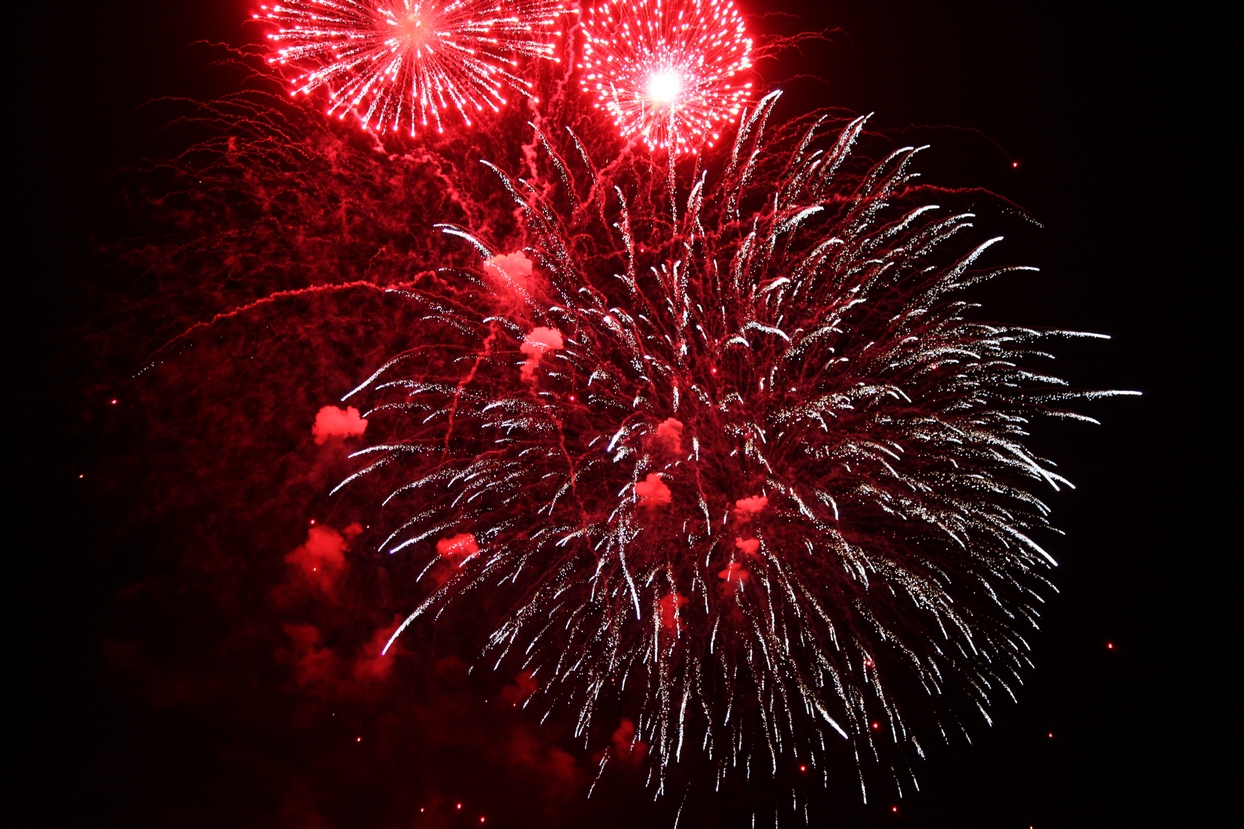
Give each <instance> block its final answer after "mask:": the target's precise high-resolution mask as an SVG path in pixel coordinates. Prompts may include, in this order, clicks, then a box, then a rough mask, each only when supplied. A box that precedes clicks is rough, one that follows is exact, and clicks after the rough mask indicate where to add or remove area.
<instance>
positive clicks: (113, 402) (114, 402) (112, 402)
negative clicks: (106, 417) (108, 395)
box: [108, 397, 117, 406]
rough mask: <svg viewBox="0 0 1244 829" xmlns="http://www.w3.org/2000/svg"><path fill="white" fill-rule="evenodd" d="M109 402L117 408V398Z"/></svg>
mask: <svg viewBox="0 0 1244 829" xmlns="http://www.w3.org/2000/svg"><path fill="white" fill-rule="evenodd" d="M108 402H109V403H111V404H112V405H114V406H115V405H117V399H116V398H115V397H114V398H112V399H111V400H109V401H108Z"/></svg>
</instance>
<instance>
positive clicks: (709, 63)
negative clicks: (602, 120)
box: [579, 0, 752, 154]
mask: <svg viewBox="0 0 1244 829" xmlns="http://www.w3.org/2000/svg"><path fill="white" fill-rule="evenodd" d="M583 30H584V34H585V41H584V44H583V57H582V58H581V60H580V63H579V66H580V68H581V69H582V71H583V77H582V85H583V89H584V91H586V92H588V93H589V94H592V95H595V96H596V99H597V101H596V105H597V106H598V107H599V108H601V109H603V110H605V111H606V112H608V113H609V115H610V117H612V118H613V120H614V123H616V124H617V127H618V129H619V130H620V131H621V132H622V135H624V136H625V137H627V138H632V139H636V140H639V141H643V142H644V143H645V144H647V145H648V146H649V147H650V148H651V149H653V150H661V151H668V152H671V153H675V154H681V153H687V152H693V151H695V150H696V149H698V147H699V146H700V145H701V144H704V143H707V144H708V145H710V146H711V145H712V144H713V143H714V142H715V141H716V140H717V139H718V138H719V137H720V133H719V129H720V128H721V125H722V123H723V122H725V121H727V120H733V119H734V118H735V117H736V116H737V115H738V114H739V112H740V111H741V110H742V108H743V105H744V104H745V103H747V101H748V100H749V98H750V97H751V87H752V85H751V83H750V82H748V81H745V80H743V79H742V75H743V73H744V72H745V70H747V69H748V68H750V67H751V60H750V57H751V51H752V41H751V38H749V37H747V32H746V29H745V27H744V25H743V17H742V15H740V14H739V11H738V9H736V8H735V6H734V4H733V3H732V2H730V0H665V2H662V0H639V2H631V0H609V1H608V2H606V3H605V4H604V5H602V6H599V7H598V8H595V9H592V10H590V11H588V12H587V13H586V14H585V15H584V18H583Z"/></svg>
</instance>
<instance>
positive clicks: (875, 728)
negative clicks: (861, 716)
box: [873, 722, 881, 731]
mask: <svg viewBox="0 0 1244 829" xmlns="http://www.w3.org/2000/svg"><path fill="white" fill-rule="evenodd" d="M880 730H881V723H879V722H874V723H873V731H880Z"/></svg>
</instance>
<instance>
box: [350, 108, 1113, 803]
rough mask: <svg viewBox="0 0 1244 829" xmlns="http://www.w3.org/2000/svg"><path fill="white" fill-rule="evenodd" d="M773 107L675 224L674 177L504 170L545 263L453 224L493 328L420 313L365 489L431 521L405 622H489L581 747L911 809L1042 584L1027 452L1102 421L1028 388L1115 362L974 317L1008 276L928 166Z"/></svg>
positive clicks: (382, 374)
mask: <svg viewBox="0 0 1244 829" xmlns="http://www.w3.org/2000/svg"><path fill="white" fill-rule="evenodd" d="M775 100H776V96H770V97H768V98H766V99H764V100H763V101H762V102H761V103H760V104H759V105H758V106H757V108H756V109H755V110H753V111H751V112H750V113H748V114H747V116H746V117H745V119H744V120H743V122H742V123H741V125H740V127H739V129H738V133H737V137H736V139H735V142H734V145H733V147H732V149H731V152H730V155H729V157H728V159H724V160H723V161H724V163H723V166H724V169H722V170H721V172H719V173H717V172H713V173H710V172H701V173H697V174H696V175H695V177H694V180H693V181H692V182H691V184H690V186H689V188H687V189H683V190H679V191H678V196H677V202H676V203H675V206H674V208H673V209H672V210H671V208H670V205H669V202H668V198H669V195H670V194H669V192H668V191H667V190H666V189H665V187H664V184H663V174H661V173H659V172H658V174H645V173H643V172H637V168H635V167H630V166H628V165H624V167H623V168H618V167H614V168H613V169H612V170H610V171H609V172H608V173H607V174H606V172H605V171H603V170H602V169H600V168H599V167H597V166H595V165H594V164H593V162H592V160H591V159H590V157H589V156H588V154H587V153H586V152H585V151H584V150H583V148H582V146H581V145H580V144H579V143H578V142H577V140H576V139H574V137H573V136H569V137H568V138H567V139H566V140H564V141H563V140H560V139H553V138H546V137H544V136H541V145H542V147H543V150H544V154H543V164H542V170H543V172H544V173H545V179H544V180H545V181H546V182H557V186H556V187H545V186H543V185H540V184H538V183H531V182H528V181H524V180H522V179H515V178H511V177H508V176H505V175H502V176H501V179H502V181H503V182H504V184H505V186H506V188H507V189H508V190H509V192H510V194H511V196H512V197H513V199H514V202H515V204H516V206H517V207H518V209H519V210H520V213H521V236H522V240H521V245H519V246H515V247H517V248H521V249H515V248H514V247H512V248H509V249H501V248H498V247H496V246H495V245H494V242H493V241H492V240H489V239H487V238H482V237H481V236H479V235H477V234H472V233H470V232H468V231H467V230H464V229H461V228H456V227H447V228H445V230H446V232H447V233H449V234H451V235H455V236H459V237H462V238H463V239H465V240H467V241H468V242H470V243H471V244H472V245H473V246H474V247H475V248H476V249H477V251H478V253H479V256H480V264H479V266H478V268H476V269H474V270H473V271H471V272H469V273H462V274H460V280H461V283H462V284H464V285H465V284H472V285H474V286H475V287H476V288H477V289H478V293H477V294H476V296H477V297H478V296H489V295H490V296H491V298H490V299H489V300H488V301H487V302H486V307H482V308H481V307H479V305H478V302H476V303H471V302H464V301H462V300H461V299H460V298H458V297H456V296H451V295H447V294H444V293H440V294H438V293H435V292H427V291H410V292H408V293H407V296H408V297H409V299H410V301H411V302H412V303H415V304H416V305H417V306H419V307H421V308H423V309H424V313H425V317H424V324H423V326H422V328H421V331H420V334H419V336H418V338H417V344H416V345H414V346H413V347H412V348H411V349H410V350H409V351H407V352H406V353H404V354H401V355H400V356H398V357H396V358H394V359H393V360H392V361H390V362H389V363H387V364H386V365H385V366H384V367H383V368H381V369H380V370H379V371H377V372H376V374H375V375H374V376H373V377H371V378H370V379H369V380H368V381H367V382H366V383H365V384H364V385H363V386H362V387H360V389H358V390H356V391H355V392H353V393H351V395H350V396H349V398H348V399H350V400H352V401H353V400H354V399H355V398H356V396H357V395H358V393H359V392H361V391H362V390H363V389H368V390H370V391H371V393H372V398H371V399H372V409H371V413H370V414H369V415H368V417H369V419H371V420H374V421H375V422H377V423H378V424H380V425H381V427H382V428H387V429H388V430H389V434H390V435H391V438H390V439H389V440H386V441H384V442H382V443H379V444H377V445H375V446H373V447H372V448H370V449H368V450H365V451H364V452H363V453H361V454H362V455H363V456H364V457H366V458H368V459H369V461H370V462H369V464H368V465H367V466H365V467H364V468H363V469H361V470H360V471H359V472H358V473H357V474H356V475H354V476H351V478H349V479H347V481H346V482H345V483H349V482H350V481H353V480H355V479H357V478H360V477H365V476H368V475H380V476H383V477H384V479H385V480H387V481H389V482H390V484H391V487H392V492H391V494H390V495H389V496H388V498H387V499H386V503H387V504H388V505H389V508H390V510H391V509H393V508H397V509H399V510H404V511H405V512H406V513H407V516H406V518H405V519H404V520H401V521H399V522H398V523H397V525H396V526H395V527H393V529H392V531H391V533H390V534H389V536H388V538H387V539H386V540H385V542H384V543H383V545H382V549H384V550H385V551H387V552H390V553H394V554H400V555H404V556H413V557H416V558H417V559H418V560H420V561H421V562H423V568H422V573H421V576H420V578H421V579H422V580H423V582H424V583H425V584H427V588H426V589H427V592H428V596H427V598H426V600H425V601H424V602H423V603H422V604H421V605H420V606H419V607H418V608H417V609H416V610H415V611H414V613H412V614H411V616H410V618H409V619H407V624H409V623H410V622H411V621H413V620H414V619H416V618H418V617H420V616H423V615H429V614H434V615H439V614H440V613H441V612H442V611H444V610H445V609H446V608H447V607H448V606H449V605H451V604H454V603H455V602H459V601H462V602H470V601H472V600H474V599H476V598H478V597H480V596H481V594H482V595H484V596H487V597H488V598H487V600H486V601H487V604H488V605H489V606H490V607H492V608H494V609H496V608H498V607H499V608H501V612H500V615H499V616H498V617H496V619H495V621H493V622H491V623H488V624H489V626H490V627H492V628H493V632H492V634H491V635H490V636H489V638H488V645H487V648H486V654H485V657H484V661H485V662H486V663H487V664H489V665H497V666H505V668H506V669H507V670H509V671H512V672H514V673H518V672H521V671H525V672H527V674H528V675H529V676H530V677H531V678H532V680H533V681H534V687H535V689H536V690H535V692H534V693H533V695H532V697H531V699H530V701H529V704H531V705H535V706H538V707H539V708H541V709H542V710H544V711H546V712H548V711H555V710H560V711H564V712H568V713H569V714H570V716H571V717H572V718H573V720H574V722H575V731H576V733H577V734H578V735H579V736H580V737H582V738H584V740H585V742H586V743H587V744H588V745H592V744H593V743H599V742H600V741H601V740H602V739H603V736H602V735H603V733H604V732H603V731H602V729H605V730H607V729H610V728H613V727H614V726H616V724H617V722H618V717H619V716H620V715H621V716H625V717H628V718H632V719H633V723H634V728H635V734H634V739H635V740H637V741H639V742H642V743H643V744H644V745H645V746H646V750H647V752H648V758H649V761H650V763H651V768H652V769H653V771H654V779H655V781H656V786H657V790H658V791H660V790H662V789H663V787H664V785H665V781H666V773H667V771H668V770H669V769H670V768H671V767H672V766H674V765H676V764H678V763H679V762H680V761H683V760H688V761H689V762H694V761H695V760H694V758H697V757H702V758H704V759H706V760H708V761H710V762H711V763H712V764H713V766H714V768H715V769H716V773H717V775H718V779H719V780H720V779H722V778H724V776H725V775H726V774H727V773H728V771H729V770H730V769H737V770H739V771H740V772H742V773H744V774H746V775H747V776H748V777H750V776H751V775H754V774H760V775H766V776H767V775H771V774H775V773H777V771H778V770H779V767H780V766H782V765H786V764H788V763H789V762H804V763H808V764H812V765H814V766H816V767H818V768H825V767H827V766H828V765H829V762H828V761H829V760H831V759H832V758H834V757H835V756H837V755H840V754H841V753H842V752H847V753H849V754H851V755H853V756H854V761H855V764H856V766H857V768H859V769H860V770H861V773H860V783H861V786H865V775H864V773H863V769H864V768H865V766H867V765H870V764H873V763H879V764H880V765H881V766H882V767H883V768H885V769H890V770H894V771H895V772H896V774H895V780H896V781H898V782H899V785H900V789H901V786H902V785H904V782H903V781H904V780H906V779H908V774H907V773H906V772H905V771H903V769H904V768H905V764H906V759H905V755H906V754H907V752H908V751H909V750H910V751H912V752H914V753H916V754H923V750H924V749H923V747H924V745H925V744H926V742H928V741H929V740H937V741H941V740H944V739H946V738H947V737H948V735H950V734H951V733H952V732H959V731H961V730H962V729H963V728H964V727H965V726H964V722H966V720H960V719H959V717H960V716H961V715H962V714H963V713H964V712H965V711H975V712H976V713H975V715H974V716H975V717H978V718H984V719H985V720H988V718H989V714H988V709H989V707H990V706H991V704H992V703H993V701H994V700H995V699H996V698H998V697H1012V696H1013V692H1014V689H1015V687H1016V686H1017V685H1018V684H1019V682H1020V681H1021V680H1020V674H1021V671H1022V669H1023V668H1024V666H1025V665H1026V664H1027V659H1028V656H1027V654H1028V649H1029V645H1028V643H1027V641H1026V638H1025V637H1026V636H1027V635H1028V633H1029V632H1030V631H1031V630H1032V629H1033V628H1034V627H1035V625H1036V622H1037V618H1038V615H1039V605H1040V603H1041V600H1042V594H1043V593H1045V592H1046V591H1047V589H1048V583H1047V582H1046V580H1045V573H1046V571H1047V569H1048V568H1049V567H1050V566H1051V565H1052V564H1053V559H1052V558H1051V557H1050V556H1049V554H1047V553H1046V552H1045V551H1044V550H1043V549H1042V548H1041V546H1040V545H1039V542H1038V540H1037V539H1036V537H1035V534H1037V533H1040V532H1042V531H1044V530H1047V529H1048V524H1047V521H1046V515H1047V508H1046V507H1045V505H1044V504H1043V503H1042V502H1041V500H1039V498H1038V497H1037V494H1036V490H1037V489H1039V488H1054V489H1057V488H1058V487H1059V486H1061V485H1063V484H1065V481H1064V479H1062V478H1061V477H1060V476H1059V475H1057V474H1056V473H1055V472H1053V470H1052V469H1051V468H1050V464H1049V463H1048V462H1046V461H1044V460H1042V459H1041V458H1039V457H1037V456H1035V455H1034V454H1033V453H1032V452H1031V451H1030V450H1029V449H1028V448H1026V447H1025V445H1024V442H1023V438H1024V436H1025V434H1026V429H1027V425H1028V423H1029V421H1030V420H1031V419H1032V418H1033V417H1035V416H1053V417H1070V418H1081V416H1080V415H1076V414H1073V413H1070V412H1068V411H1065V410H1064V409H1063V408H1062V404H1064V403H1065V402H1067V401H1072V400H1076V399H1085V398H1089V397H1093V396H1099V395H1101V394H1109V393H1094V392H1076V391H1070V390H1068V388H1067V387H1066V385H1065V384H1064V383H1063V382H1062V381H1060V380H1058V379H1056V378H1053V377H1049V376H1045V375H1043V374H1039V373H1035V372H1034V371H1033V370H1031V369H1030V368H1027V367H1025V365H1026V364H1027V363H1030V362H1031V361H1032V360H1033V359H1034V358H1038V357H1040V356H1042V349H1043V345H1042V343H1043V342H1044V341H1046V340H1048V339H1051V338H1055V337H1059V336H1092V335H1083V334H1074V333H1071V332H1042V331H1037V330H1032V329H1027V328H1019V327H1014V326H1008V325H997V324H989V323H985V322H980V321H978V320H977V319H976V318H975V314H974V313H973V306H971V305H970V304H969V303H968V302H966V301H965V300H964V299H963V297H962V292H963V290H964V289H965V288H967V287H969V286H971V285H973V284H976V283H978V282H981V281H983V280H986V279H988V278H990V277H993V276H996V275H998V274H1000V273H1004V272H1006V271H1007V270H1011V269H1008V268H986V267H982V266H981V265H980V264H979V261H980V259H981V257H982V255H983V254H984V253H985V250H986V249H987V248H988V247H989V246H990V245H991V244H992V241H990V242H985V243H983V244H978V245H975V246H968V247H966V248H965V247H964V240H965V239H966V238H967V237H969V236H970V235H971V233H970V228H971V227H972V216H971V215H970V214H966V213H948V212H944V211H941V210H939V208H938V207H937V206H936V205H933V204H928V203H926V202H924V201H922V200H921V196H922V194H921V192H920V190H919V189H917V188H915V186H914V182H913V180H914V177H915V173H913V172H912V161H913V157H914V156H915V154H916V150H915V149H913V148H904V149H900V150H897V151H895V152H893V153H891V154H890V155H888V156H887V157H885V158H884V159H883V160H881V161H880V162H878V163H876V164H875V165H872V166H869V165H866V164H865V165H861V162H860V160H859V159H857V158H855V157H854V156H853V154H852V148H853V145H854V144H855V143H856V140H857V138H858V137H859V135H860V133H861V131H862V129H863V126H864V122H863V120H862V119H861V120H857V121H854V122H852V123H850V124H849V125H847V126H846V127H845V128H844V129H842V130H841V131H840V132H839V131H837V130H834V129H830V128H829V126H828V125H827V123H826V122H825V121H824V119H822V120H818V121H816V122H815V123H813V124H812V125H811V126H810V127H807V128H806V129H804V130H803V131H802V132H796V131H795V128H794V127H786V128H778V129H776V130H773V131H772V134H770V123H769V122H770V118H771V115H772V111H773V107H774V103H775ZM994 241H996V240H994ZM1081 419H1086V418H1081ZM344 485H345V484H343V486H344ZM478 600H479V601H481V602H482V601H485V599H483V598H478ZM403 628H405V625H403ZM400 633H401V631H400V630H399V631H398V633H395V634H394V637H395V638H396V637H397V636H398V635H400ZM893 689H899V690H898V691H895V690H893ZM608 760H609V756H606V757H605V758H604V760H603V763H607V762H608Z"/></svg>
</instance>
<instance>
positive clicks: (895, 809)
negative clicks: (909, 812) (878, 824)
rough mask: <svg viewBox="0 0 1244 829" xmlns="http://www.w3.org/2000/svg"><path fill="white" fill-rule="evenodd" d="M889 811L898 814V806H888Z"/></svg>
mask: <svg viewBox="0 0 1244 829" xmlns="http://www.w3.org/2000/svg"><path fill="white" fill-rule="evenodd" d="M890 811H891V812H894V813H895V814H898V807H897V806H891V807H890Z"/></svg>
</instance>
